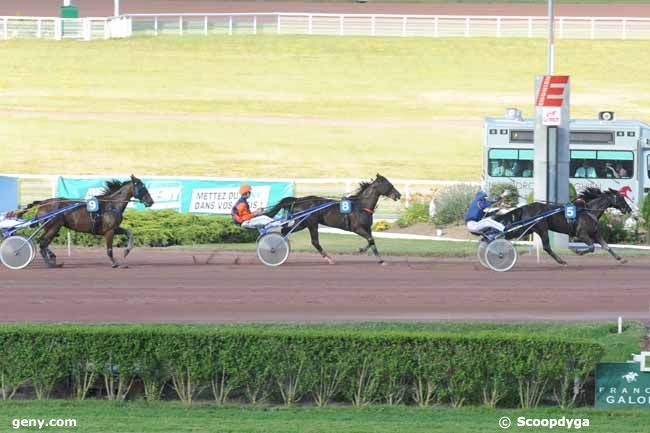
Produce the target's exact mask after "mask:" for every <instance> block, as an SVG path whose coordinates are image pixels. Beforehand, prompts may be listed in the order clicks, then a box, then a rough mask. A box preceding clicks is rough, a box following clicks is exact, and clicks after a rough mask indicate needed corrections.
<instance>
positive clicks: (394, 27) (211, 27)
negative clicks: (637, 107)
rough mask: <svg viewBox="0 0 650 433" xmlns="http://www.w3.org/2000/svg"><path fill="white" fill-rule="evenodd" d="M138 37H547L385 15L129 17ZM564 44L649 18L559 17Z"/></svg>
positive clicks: (631, 32) (538, 26)
mask: <svg viewBox="0 0 650 433" xmlns="http://www.w3.org/2000/svg"><path fill="white" fill-rule="evenodd" d="M128 17H130V18H131V21H132V25H133V33H134V34H143V35H153V36H157V35H161V34H173V35H206V36H207V35H234V34H237V35H242V34H251V35H254V34H296V35H338V36H403V37H408V36H425V37H440V38H455V37H465V38H474V37H497V38H507V37H513V38H544V37H546V35H547V18H546V17H528V16H455V15H385V14H312V13H281V12H278V13H259V14H253V13H242V14H131V15H128ZM555 27H556V28H555V30H556V37H558V38H560V39H650V18H626V17H612V18H610V17H557V18H556V21H555Z"/></svg>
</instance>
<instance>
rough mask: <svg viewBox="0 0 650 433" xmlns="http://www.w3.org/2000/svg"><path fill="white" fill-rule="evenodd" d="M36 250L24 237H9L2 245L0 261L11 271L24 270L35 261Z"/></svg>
mask: <svg viewBox="0 0 650 433" xmlns="http://www.w3.org/2000/svg"><path fill="white" fill-rule="evenodd" d="M35 254H36V250H35V249H34V244H32V241H31V240H29V239H27V238H26V237H24V236H20V235H14V236H9V237H8V238H6V239H5V240H3V241H2V243H0V261H2V264H3V265H5V266H6V267H8V268H9V269H22V268H24V267H26V266H27V265H29V264H30V263H31V262H32V260H34V255H35Z"/></svg>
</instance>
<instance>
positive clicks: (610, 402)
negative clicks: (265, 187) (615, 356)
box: [596, 362, 650, 408]
mask: <svg viewBox="0 0 650 433" xmlns="http://www.w3.org/2000/svg"><path fill="white" fill-rule="evenodd" d="M596 407H597V408H612V407H627V408H630V407H647V408H650V372H643V371H641V370H640V365H639V363H638V362H604V363H601V364H598V366H597V367H596Z"/></svg>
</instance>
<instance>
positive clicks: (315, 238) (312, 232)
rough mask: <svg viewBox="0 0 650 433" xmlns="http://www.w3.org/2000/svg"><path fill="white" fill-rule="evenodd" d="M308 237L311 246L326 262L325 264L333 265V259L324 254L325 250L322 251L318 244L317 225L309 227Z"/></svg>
mask: <svg viewBox="0 0 650 433" xmlns="http://www.w3.org/2000/svg"><path fill="white" fill-rule="evenodd" d="M309 235H310V236H311V244H312V245H313V246H314V248H316V250H318V252H319V253H320V255H321V256H323V258H324V259H325V260H327V263H329V264H330V265H333V264H334V259H333V258H331V257H330V255H329V254H327V253H326V252H325V250H323V247H321V246H320V242H318V224H316V225H311V226H309Z"/></svg>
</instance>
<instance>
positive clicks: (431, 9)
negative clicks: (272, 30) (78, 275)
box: [0, 0, 650, 17]
mask: <svg viewBox="0 0 650 433" xmlns="http://www.w3.org/2000/svg"><path fill="white" fill-rule="evenodd" d="M73 3H74V4H75V5H77V6H78V7H79V14H80V15H81V16H85V17H88V16H92V17H105V16H111V15H113V2H112V1H111V0H74V2H73ZM61 4H62V1H61V0H3V1H0V15H22V16H58V15H59V7H60V6H61ZM120 11H121V13H132V14H133V13H149V14H152V13H233V12H256V13H261V12H320V13H325V12H329V13H346V14H351V13H358V14H370V13H373V14H424V15H427V14H431V15H524V16H529V15H546V13H547V10H546V3H545V2H543V3H537V4H529V3H514V4H513V3H474V4H472V3H437V4H436V3H389V2H386V3H384V2H381V3H375V2H373V1H372V0H371V1H369V2H367V3H355V2H354V1H352V0H350V1H341V2H329V3H328V2H318V1H307V2H300V1H282V0H279V1H259V0H258V1H246V0H236V1H222V0H120ZM555 14H556V15H557V16H587V17H613V16H615V17H650V4H649V3H629V4H618V3H617V4H557V5H556V6H555Z"/></svg>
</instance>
